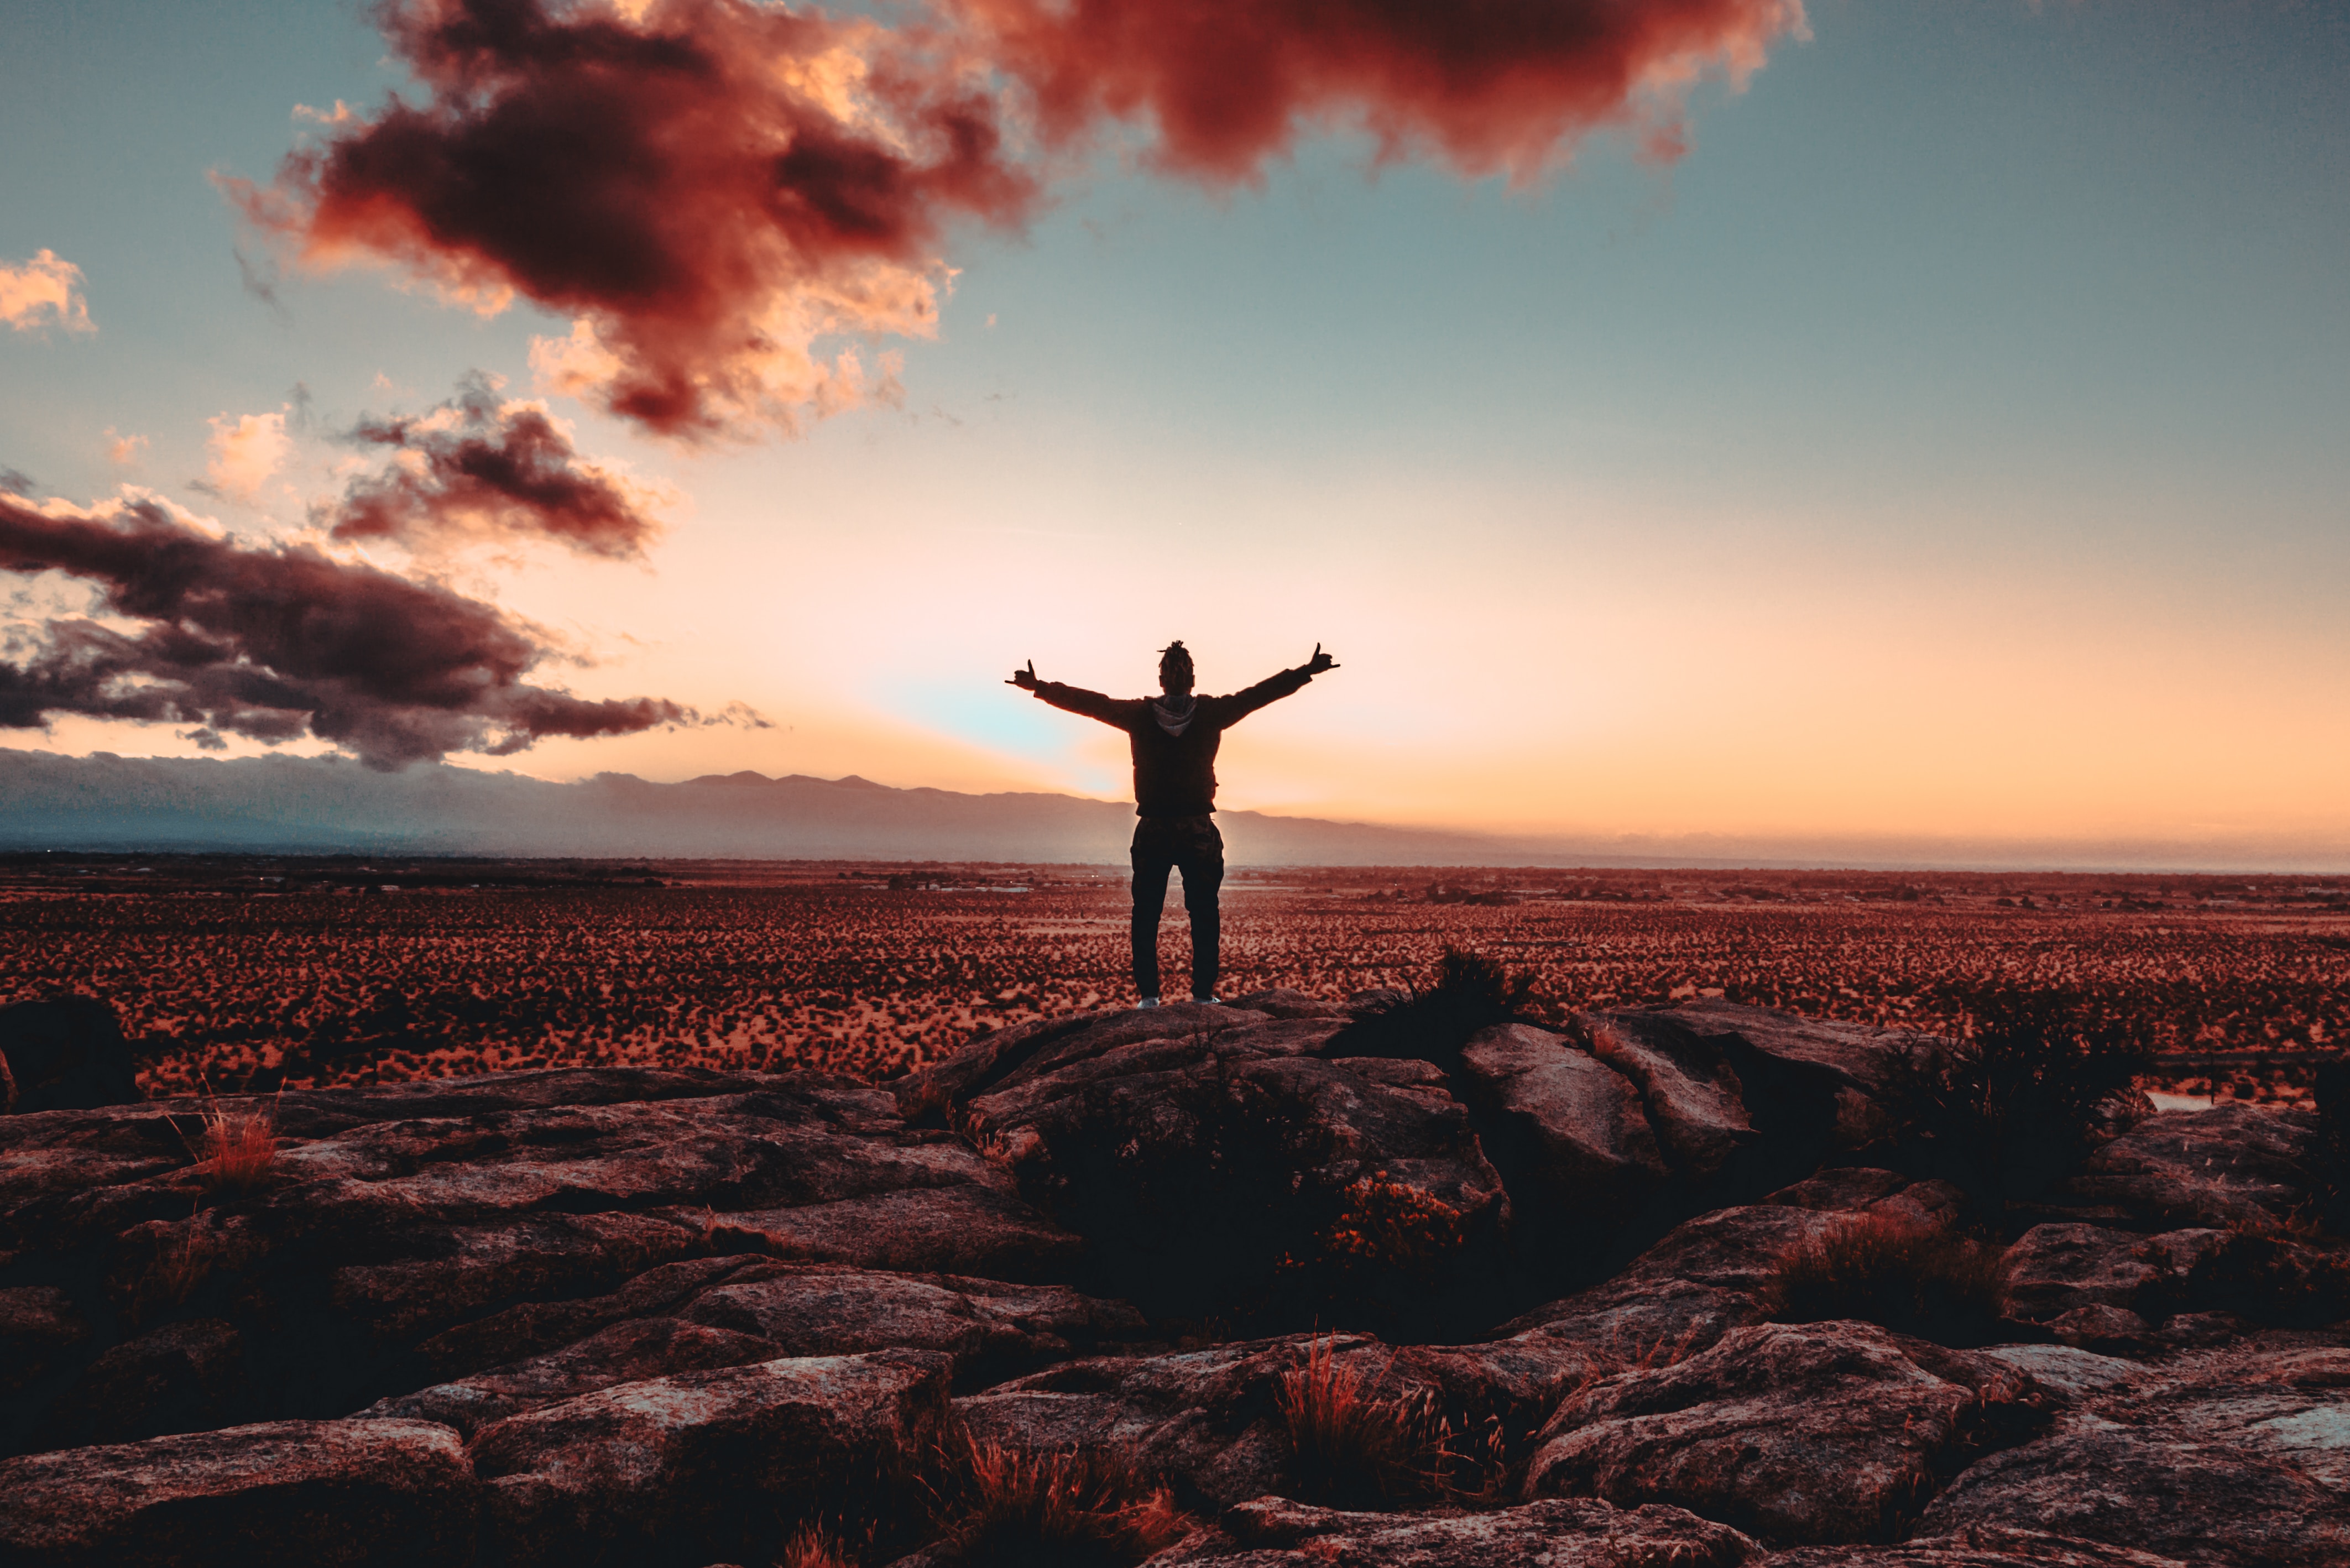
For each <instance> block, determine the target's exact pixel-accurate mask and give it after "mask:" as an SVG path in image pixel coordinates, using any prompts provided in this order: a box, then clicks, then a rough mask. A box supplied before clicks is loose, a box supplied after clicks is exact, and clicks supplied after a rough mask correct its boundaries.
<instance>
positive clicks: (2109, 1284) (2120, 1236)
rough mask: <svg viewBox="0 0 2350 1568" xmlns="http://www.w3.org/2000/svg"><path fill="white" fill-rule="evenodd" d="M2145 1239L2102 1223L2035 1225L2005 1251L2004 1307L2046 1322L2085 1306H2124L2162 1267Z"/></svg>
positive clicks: (2029, 1319)
mask: <svg viewBox="0 0 2350 1568" xmlns="http://www.w3.org/2000/svg"><path fill="white" fill-rule="evenodd" d="M2145 1240H2146V1239H2145V1238H2144V1237H2143V1236H2137V1235H2133V1234H2131V1233H2130V1232H2129V1231H2112V1230H2107V1229H2106V1227H2104V1226H2102V1225H2034V1226H2033V1228H2032V1229H2031V1230H2029V1231H2025V1232H2024V1233H2023V1235H2022V1238H2021V1239H2020V1240H2018V1241H2016V1243H2015V1244H2014V1245H2013V1246H2012V1247H2010V1248H2008V1250H2007V1310H2008V1313H2009V1314H2010V1315H2011V1316H2013V1317H2018V1318H2022V1320H2024V1321H2025V1322H2027V1323H2045V1322H2047V1321H2048V1320H2049V1319H2051V1318H2054V1317H2056V1316H2058V1315H2059V1314H2064V1313H2069V1312H2072V1311H2074V1309H2075V1308H2079V1307H2085V1306H2108V1307H2128V1306H2130V1305H2131V1304H2132V1303H2135V1302H2136V1301H2137V1294H2138V1292H2139V1291H2140V1290H2142V1289H2143V1288H2144V1287H2146V1286H2147V1285H2148V1284H2151V1283H2152V1282H2154V1281H2155V1280H2156V1279H2157V1278H2158V1276H2159V1275H2160V1274H2161V1273H2162V1272H2163V1271H2162V1269H2161V1268H2159V1267H2158V1266H2157V1265H2156V1264H2155V1263H2153V1262H2148V1261H2147V1256H2146V1254H2145V1248H2144V1243H2145Z"/></svg>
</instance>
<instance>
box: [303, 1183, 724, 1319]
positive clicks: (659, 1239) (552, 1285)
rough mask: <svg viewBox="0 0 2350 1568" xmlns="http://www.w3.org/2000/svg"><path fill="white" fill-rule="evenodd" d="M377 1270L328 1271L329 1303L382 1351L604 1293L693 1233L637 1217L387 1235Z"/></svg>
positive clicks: (680, 1252)
mask: <svg viewBox="0 0 2350 1568" xmlns="http://www.w3.org/2000/svg"><path fill="white" fill-rule="evenodd" d="M387 1230H388V1233H387V1234H386V1235H384V1236H383V1237H381V1238H380V1241H379V1249H380V1250H381V1251H392V1252H393V1253H394V1254H395V1255H394V1256H393V1257H392V1259H391V1260H390V1261H389V1262H380V1263H354V1264H348V1265H346V1266H344V1267H340V1268H335V1269H331V1270H330V1271H328V1291H329V1300H330V1302H331V1303H332V1305H333V1307H334V1310H335V1311H336V1312H337V1313H338V1314H341V1315H342V1316H343V1317H344V1318H346V1319H347V1320H348V1322H350V1323H352V1324H357V1325H360V1326H363V1327H364V1328H365V1329H366V1330H367V1332H368V1333H369V1334H370V1336H371V1337H372V1338H373V1339H374V1341H375V1342H376V1343H378V1344H380V1345H385V1346H407V1345H414V1344H416V1343H417V1342H418V1341H420V1340H421V1339H424V1338H426V1337H427V1336H429V1335H432V1334H438V1333H440V1332H441V1331H442V1330H444V1329H447V1328H449V1327H451V1326H452V1324H459V1323H462V1322H463V1321H464V1320H466V1319H467V1318H471V1317H475V1316H478V1315H480V1314H482V1312H483V1311H484V1309H486V1308H489V1307H493V1306H496V1305H499V1304H502V1303H505V1302H509V1301H513V1300H515V1299H516V1298H519V1297H530V1296H539V1297H546V1296H577V1295H585V1294H589V1293H601V1292H603V1291H608V1290H609V1289H611V1288H612V1287H613V1286H615V1285H617V1284H619V1283H620V1282H622V1281H624V1280H627V1279H629V1278H630V1277H631V1276H633V1275H636V1274H639V1273H641V1272H644V1270H645V1269H647V1268H648V1267H650V1266H651V1265H653V1264H656V1263H662V1262H671V1261H672V1260H675V1259H679V1258H682V1257H684V1256H686V1255H688V1254H690V1253H692V1252H695V1251H699V1250H700V1249H701V1247H702V1232H701V1231H699V1230H695V1229H690V1228H688V1227H687V1226H685V1225H683V1224H681V1223H678V1222H676V1221H674V1220H668V1219H658V1218H654V1217H651V1216H648V1215H642V1214H629V1213H588V1214H564V1213H551V1214H527V1215H524V1216H520V1217H517V1218H515V1219H512V1220H504V1221H502V1222H499V1223H496V1224H490V1225H435V1224H431V1223H429V1222H419V1221H414V1220H411V1221H410V1222H409V1223H407V1224H403V1225H398V1226H396V1227H388V1228H387Z"/></svg>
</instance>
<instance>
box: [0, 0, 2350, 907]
mask: <svg viewBox="0 0 2350 1568" xmlns="http://www.w3.org/2000/svg"><path fill="white" fill-rule="evenodd" d="M480 9H481V7H480V6H478V5H475V4H473V0H405V3H402V4H397V5H390V6H388V7H385V8H383V9H382V11H381V13H380V16H381V20H382V29H381V31H379V30H377V28H376V27H375V26H371V25H369V23H368V22H367V21H366V20H365V19H364V17H363V16H362V15H361V14H360V13H359V11H357V10H354V9H352V8H348V7H331V6H330V7H293V6H280V5H250V6H241V7H234V8H231V9H228V10H224V11H219V12H214V11H213V10H212V9H210V8H177V7H164V6H156V5H133V4H128V3H125V4H115V5H99V6H96V7H84V8H79V9H77V10H76V11H75V12H74V13H73V14H72V16H70V17H68V16H47V15H43V14H40V13H38V12H27V13H25V14H22V15H20V16H18V17H17V18H16V20H15V21H14V22H12V24H11V36H10V38H9V45H8V48H7V50H6V55H5V65H0V73H5V74H0V80H5V82H6V84H7V87H8V91H7V92H6V93H5V94H0V135H5V138H6V140H7V141H8V144H9V145H10V147H11V148H12V150H13V151H14V155H13V156H12V157H11V159H10V160H9V172H8V175H7V182H8V192H9V200H8V201H7V202H5V203H0V325H5V327H8V328H11V330H6V331H0V544H5V545H6V546H7V550H6V556H7V558H6V559H5V561H0V565H5V566H8V567H9V568H10V569H11V571H12V572H13V574H14V575H12V576H7V577H6V578H5V585H6V587H7V588H8V591H9V598H8V603H7V612H6V614H7V621H8V625H7V637H8V641H7V645H6V651H5V655H4V656H0V723H5V724H7V725H9V726H11V727H10V728H7V729H5V730H0V747H8V748H16V749H29V750H42V751H50V752H57V753H67V754H72V755H81V754H86V753H90V752H93V751H106V752H114V753H122V754H125V755H164V756H196V755H213V756H242V755H253V754H259V753H265V752H269V751H272V750H278V751H290V752H296V753H315V752H321V751H327V750H336V749H340V750H344V751H347V752H349V753H353V754H356V755H359V756H361V757H362V758H364V759H366V760H367V761H369V763H371V764H374V765H380V766H403V765H421V764H429V763H435V762H438V761H442V760H445V761H447V762H450V763H457V764H459V765H463V766H472V767H487V768H493V769H501V768H503V769H512V770H515V771H519V772H525V773H528V774H533V775H536V776H539V777H544V778H550V779H568V778H576V777H581V776H586V775H589V774H596V773H599V772H605V771H611V772H624V773H633V774H639V775H641V776H643V777H645V778H648V779H657V780H677V779H684V778H690V777H692V776H695V775H698V774H712V773H718V774H726V773H733V772H736V771H738V770H743V769H752V770H756V771H759V772H761V773H764V774H795V773H796V774H816V775H819V776H825V777H832V776H837V775H840V774H849V773H855V774H861V775H864V776H866V777H868V778H872V779H876V780H879V781H881V782H884V783H887V784H895V785H899V786H913V785H934V786H938V787H941V788H946V789H954V790H970V791H993V790H1044V791H1062V792H1068V793H1074V794H1087V795H1094V796H1099V797H1103V798H1122V797H1124V795H1125V793H1126V790H1127V786H1128V780H1127V776H1126V773H1125V750H1124V744H1125V743H1124V742H1123V740H1122V739H1121V737H1120V736H1118V734H1116V733H1114V732H1110V731H1107V730H1105V729H1103V728H1102V727H1101V726H1099V725H1096V724H1090V723H1088V722H1084V721H1082V720H1078V719H1076V718H1073V717H1071V716H1069V715H1066V714H1062V713H1057V712H1055V711H1051V710H1050V709H1047V708H1045V706H1044V705H1042V704H1039V703H1036V702H1034V701H1030V700H1029V699H1028V698H1027V697H1026V696H1024V695H1023V694H1021V693H1019V692H1016V691H1013V690H1011V689H1010V688H1008V687H1006V686H1005V685H1004V684H1003V680H1004V677H1005V676H1006V675H1007V674H1008V673H1009V672H1010V670H1012V669H1013V667H1014V666H1015V665H1017V664H1020V663H1021V662H1022V661H1024V660H1027V659H1034V660H1035V664H1036V668H1037V670H1038V671H1039V673H1040V674H1042V675H1043V676H1045V678H1047V679H1051V680H1064V681H1068V682H1073V683H1076V684H1078V685H1081V686H1087V687H1091V688H1095V689H1098V690H1105V691H1111V692H1114V693H1116V694H1118V695H1121V696H1134V695H1140V694H1142V693H1143V692H1145V691H1148V690H1149V689H1151V687H1152V685H1153V680H1154V677H1153V670H1154V665H1155V659H1156V651H1155V650H1156V649H1159V648H1160V647H1161V646H1163V645H1165V644H1166V643H1167V642H1168V641H1169V640H1170V639H1174V638H1180V639H1183V640H1184V641H1185V642H1186V643H1187V644H1188V645H1189V646H1190V647H1191V649H1193V650H1194V651H1195V652H1196V654H1197V656H1198V659H1199V661H1200V681H1201V688H1202V689H1203V690H1205V691H1233V690H1237V689H1239V688H1241V687H1243V686H1246V685H1248V684H1249V683H1251V682H1253V681H1255V680H1260V679H1262V678H1263V677H1264V676H1266V675H1269V674H1271V673H1273V672H1274V670H1278V669H1281V668H1284V667H1286V666H1293V665H1296V664H1299V663H1301V662H1302V661H1304V660H1305V658H1306V657H1307V655H1308V653H1309V651H1310V650H1311V649H1313V648H1314V647H1315V644H1316V642H1317V641H1318V642H1319V643H1320V644H1321V645H1323V646H1324V647H1325V648H1327V649H1330V650H1332V651H1333V652H1334V653H1335V654H1336V657H1337V658H1338V659H1339V660H1340V661H1341V668H1340V669H1339V670H1336V671H1333V672H1332V673H1330V674H1329V675H1328V676H1326V677H1325V678H1322V679H1319V680H1316V681H1315V684H1314V686H1313V687H1312V688H1311V690H1310V691H1307V692H1305V693H1303V694H1301V695H1300V696H1298V697H1297V698H1296V699H1295V700H1294V701H1285V702H1283V703H1282V704H1280V705H1278V706H1277V707H1274V708H1272V709H1268V710H1267V711H1264V712H1263V713H1260V714H1257V715H1255V716H1253V717H1252V718H1250V719H1249V721H1248V722H1246V723H1245V724H1243V725H1242V726H1240V727H1239V728H1237V729H1235V730H1234V731H1233V732H1232V735H1231V737H1230V738H1229V740H1228V741H1227V742H1225V744H1224V749H1223V752H1222V758H1221V761H1220V763H1219V771H1220V773H1221V774H1222V778H1223V780H1224V790H1223V794H1222V797H1221V799H1220V804H1222V805H1224V806H1226V807H1228V808H1246V809H1255V810H1262V811H1267V812H1274V813H1278V814H1283V815H1315V816H1326V817H1335V818H1339V819H1343V820H1353V821H1367V822H1379V823H1392V824H1401V825H1412V826H1443V827H1453V828H1465V829H1471V830H1477V831H1485V832H1496V833H1507V834H1511V835H1518V836H1544V837H1550V838H1557V839H1564V840H1572V841H1573V842H1575V843H1579V844H1587V845H1590V846H1595V847H1599V848H1609V847H1611V846H1612V852H1617V853H1635V854H1637V853H1640V852H1642V849H1643V846H1647V848H1648V849H1649V850H1652V851H1653V852H1655V853H1659V854H1672V855H1684V856H1688V855H1697V856H1719V857H1725V858H1731V859H1735V858H1738V857H1763V858H1774V859H1804V858H1807V857H1809V858H1815V859H1819V860H1825V861H1836V860H1844V861H1856V860H1868V861H1882V862H1902V861H1912V860H1914V861H1920V862H1934V863H1950V864H1960V863H1964V864H1986V863H2027V864H2077V863H2083V862H2085V861H2087V862H2100V863H2103V862H2110V863H2115V864H2133V865H2136V864H2162V863H2177V864H2196V865H2222V864H2235V863H2242V864H2246V865H2261V866H2272V867H2285V866H2293V867H2307V868H2310V869H2313V870H2314V869H2324V868H2339V867H2350V792H2345V789H2344V788H2343V785H2342V780H2343V779H2344V778H2345V776H2350V639H2345V636H2344V633H2343V630H2342V613H2341V607H2342V605H2343V604H2344V603H2345V602H2350V444H2345V441H2343V439H2342V435H2343V432H2344V431H2345V429H2350V269H2345V267H2344V265H2342V261H2343V257H2345V255H2350V108H2346V107H2345V99H2344V96H2343V95H2342V93H2341V91H2340V87H2341V83H2342V82H2343V81H2344V80H2345V79H2350V21H2345V19H2344V16H2343V15H2342V14H2341V13H2340V12H2339V10H2338V9H2337V8H2334V7H2325V6H2315V5H2295V4H2291V3H2288V0H2258V3H2255V4H2250V5H2241V6H2235V7H2224V8H2212V7H2207V6H2198V5H2189V4H2186V3H2185V0H2154V3H2151V4H2146V5H2129V6H2120V5H2103V4H2094V3H2082V4H2069V3H2068V4H2060V5H2041V4H2034V3H2032V0H1994V3H1992V4H1989V5H1978V6H1970V7H1962V8H1951V7H1947V6H1941V5H1932V4H1928V3H1925V0H1915V3H1909V0H1900V3H1891V4H1885V5H1865V4H1859V3H1856V0H1851V3H1847V0H1836V3H1831V4H1825V5H1818V4H1815V5H1810V6H1808V7H1806V6H1804V5H1801V4H1798V3H1797V0H1644V3H1643V4H1639V5H1607V6H1587V5H1554V4H1547V3H1539V0H1510V3H1505V4H1502V5H1494V6H1488V7H1480V8H1477V15H1478V16H1481V17H1482V18H1484V19H1483V20H1482V22H1480V23H1479V24H1478V25H1476V26H1467V25H1461V26H1452V25H1451V24H1450V23H1444V24H1442V25H1440V18H1442V17H1451V16H1454V13H1452V12H1451V11H1445V10H1442V9H1441V8H1428V9H1426V10H1424V11H1422V10H1418V9H1415V8H1412V7H1401V8H1399V7H1390V6H1384V5H1372V4H1369V3H1368V0H1363V3H1361V4H1356V3H1353V0H1347V3H1344V4H1340V5H1335V6H1315V7H1306V6H1303V5H1284V4H1275V5H1263V4H1254V3H1252V4H1247V5H1243V4H1241V3H1240V0H1231V3H1230V4H1225V3H1223V0H1217V3H1214V4H1209V5H1193V6H1187V7H1151V6H1139V7H1138V6H1134V5H1122V4H1114V3H1112V0H1078V3H1077V4H1075V5H1041V4H1032V3H1030V0H941V4H938V5H931V6H928V7H920V8H916V9H915V10H914V11H912V12H910V13H901V12H898V11H890V12H888V13H881V12H874V13H872V14H869V15H868V14H866V13H865V12H863V11H861V10H843V11H840V12H837V13H828V12H819V11H816V10H815V9H813V8H807V7H799V8H789V7H786V6H784V5H761V4H754V3H752V0H649V3H645V4H631V5H598V4H594V3H589V0H580V3H577V4H565V3H562V0H532V3H531V4H528V5H513V6H508V7H505V8H504V11H503V12H501V13H500V14H501V15H502V16H506V17H507V19H508V20H509V21H511V22H512V24H513V25H512V26H510V27H505V28H504V31H500V30H498V29H494V28H488V27H487V26H486V25H484V26H474V25H473V24H474V23H476V22H479V21H480V17H479V16H477V15H476V12H477V11H479V10H480ZM1399 17H1400V18H1403V19H1401V20H1399V19H1398V18H1399ZM517 18H518V19H517ZM1414 18H1419V19H1417V20H1415V19H1414ZM1603 18H1604V22H1603V20H1602V19H1603ZM502 26H503V25H502ZM222 84H230V85H232V86H233V89H234V90H227V91H224V90H221V87H222ZM126 106H129V107H126ZM301 106H310V107H308V108H303V107H301ZM319 106H327V107H325V108H321V107H319ZM66 258H70V259H66ZM163 553H172V554H171V555H170V559H171V560H172V562H176V563H178V564H177V565H174V566H170V567H169V569H165V568H164V567H162V566H158V565H157V563H158V561H160V560H161V559H162V558H163ZM199 644H200V645H201V646H198V645H199Z"/></svg>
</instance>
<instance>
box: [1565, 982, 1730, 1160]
mask: <svg viewBox="0 0 2350 1568" xmlns="http://www.w3.org/2000/svg"><path fill="white" fill-rule="evenodd" d="M1575 1023H1577V1024H1579V1025H1580V1026H1581V1027H1582V1029H1583V1031H1584V1033H1585V1036H1586V1038H1587V1039H1589V1040H1590V1042H1591V1050H1592V1054H1595V1055H1596V1056H1597V1057H1598V1058H1599V1059H1600V1060H1601V1061H1603V1062H1605V1063H1607V1064H1608V1065H1609V1066H1611V1067H1613V1068H1615V1069H1616V1070H1617V1072H1619V1073H1621V1074H1623V1075H1624V1076H1625V1077H1627V1078H1628V1079H1629V1080H1631V1082H1632V1083H1633V1085H1635V1086H1637V1087H1638V1089H1639V1091H1640V1096H1641V1098H1642V1100H1643V1101H1644V1102H1645V1104H1646V1105H1647V1106H1648V1119H1649V1120H1650V1122H1651V1123H1653V1124H1654V1125H1655V1127H1656V1129H1657V1136H1658V1137H1659V1139H1660V1140H1661V1141H1662V1142H1663V1144H1664V1147H1665V1150H1666V1152H1667V1154H1668V1155H1669V1157H1670V1158H1671V1159H1672V1163H1673V1166H1674V1168H1675V1169H1676V1170H1677V1171H1678V1172H1679V1173H1680V1175H1681V1176H1682V1177H1683V1179H1685V1180H1688V1181H1690V1182H1691V1183H1699V1184H1701V1183H1704V1182H1707V1181H1710V1180H1711V1179H1712V1178H1713V1177H1715V1176H1716V1175H1718V1174H1719V1173H1720V1172H1721V1168H1722V1167H1723V1166H1725V1165H1727V1164H1729V1163H1730V1161H1731V1158H1732V1157H1733V1156H1735V1155H1737V1154H1738V1153H1739V1152H1740V1151H1741V1150H1742V1149H1745V1148H1747V1147H1750V1146H1752V1144H1754V1143H1755V1142H1756V1141H1758V1139H1759V1138H1760V1137H1761V1135H1760V1134H1759V1133H1757V1132H1756V1131H1755V1128H1754V1124H1753V1121H1752V1119H1751V1118H1750V1117H1749V1116H1748V1115H1747V1111H1746V1097H1745V1086H1744V1085H1742V1084H1741V1083H1740V1081H1739V1077H1738V1070H1737V1069H1736V1068H1735V1067H1734V1066H1732V1065H1731V1061H1730V1055H1729V1053H1728V1052H1726V1051H1724V1050H1723V1049H1722V1047H1721V1043H1720V1041H1718V1040H1716V1039H1714V1038H1712V1037H1711V1036H1708V1035H1703V1034H1700V1033H1697V1032H1696V1031H1695V1030H1693V1029H1691V1028H1690V1027H1689V1026H1688V1024H1687V1023H1684V1022H1682V1020H1680V1019H1679V1017H1677V1016H1675V1015H1674V1014H1672V1013H1670V1012H1649V1011H1646V1010H1642V1009H1637V1008H1621V1009H1616V1010H1612V1011H1607V1012H1582V1013H1577V1014H1576V1015H1575Z"/></svg>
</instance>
